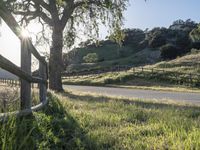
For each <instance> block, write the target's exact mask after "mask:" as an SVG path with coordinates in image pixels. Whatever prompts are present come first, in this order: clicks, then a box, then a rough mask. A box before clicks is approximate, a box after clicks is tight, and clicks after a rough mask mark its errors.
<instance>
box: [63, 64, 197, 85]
mask: <svg viewBox="0 0 200 150" xmlns="http://www.w3.org/2000/svg"><path fill="white" fill-rule="evenodd" d="M121 71H125V72H129V73H130V75H129V76H132V77H141V78H149V79H160V80H165V81H168V82H173V83H174V82H175V83H177V84H187V85H190V86H196V87H200V74H194V73H182V72H173V71H169V70H167V69H158V68H145V67H133V66H128V65H126V66H115V67H110V68H105V69H103V70H91V71H90V70H84V71H81V72H68V73H67V72H65V73H63V77H67V78H70V77H76V76H77V77H79V76H88V75H89V76H90V75H92V76H94V75H98V74H102V73H107V72H113V73H114V72H121Z"/></svg>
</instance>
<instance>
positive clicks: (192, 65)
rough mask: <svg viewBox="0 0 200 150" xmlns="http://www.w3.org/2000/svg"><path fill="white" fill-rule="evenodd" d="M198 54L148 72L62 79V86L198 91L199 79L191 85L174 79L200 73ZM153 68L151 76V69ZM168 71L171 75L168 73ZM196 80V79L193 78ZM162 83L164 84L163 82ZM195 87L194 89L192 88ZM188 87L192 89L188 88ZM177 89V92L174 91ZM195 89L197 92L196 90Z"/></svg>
mask: <svg viewBox="0 0 200 150" xmlns="http://www.w3.org/2000/svg"><path fill="white" fill-rule="evenodd" d="M199 66H200V53H198V54H190V55H186V56H183V57H180V58H177V59H175V60H172V61H165V62H160V63H157V64H154V65H148V66H144V68H145V69H148V70H149V71H144V72H142V70H141V69H140V70H138V71H137V72H133V71H132V69H131V70H128V71H120V72H108V73H103V74H97V75H89V76H80V77H70V78H64V79H63V83H64V84H78V85H101V86H105V85H109V86H110V84H112V85H113V84H114V86H118V87H128V88H140V89H153V90H168V91H187V90H188V91H191V90H194V91H198V87H199V79H195V80H194V81H193V84H190V83H188V80H189V78H188V77H187V76H186V75H184V76H183V75H181V78H180V77H178V78H176V77H175V74H178V73H187V74H190V73H194V74H196V73H200V69H199ZM152 68H154V73H153V74H152V72H151V69H152ZM155 69H159V70H163V69H164V70H165V71H166V72H155ZM168 71H170V72H171V73H168ZM195 78H196V77H195ZM163 81H164V82H163ZM195 86H196V88H194V87H195ZM188 87H193V88H189V89H188ZM176 88H177V90H176ZM196 89H197V90H196Z"/></svg>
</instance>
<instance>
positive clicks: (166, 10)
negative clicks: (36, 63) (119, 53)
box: [0, 0, 200, 66]
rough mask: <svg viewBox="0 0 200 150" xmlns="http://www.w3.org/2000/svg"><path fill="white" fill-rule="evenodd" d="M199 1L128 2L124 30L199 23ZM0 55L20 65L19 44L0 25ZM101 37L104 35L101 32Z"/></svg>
mask: <svg viewBox="0 0 200 150" xmlns="http://www.w3.org/2000/svg"><path fill="white" fill-rule="evenodd" d="M199 6H200V0H146V2H145V0H129V6H128V9H127V11H126V12H125V14H124V16H125V22H124V27H125V28H140V29H143V30H145V29H146V28H149V29H152V28H153V27H168V26H169V25H170V24H172V22H173V21H175V20H177V19H182V20H186V19H189V18H190V19H192V20H194V21H196V22H200V15H199V14H198V12H199ZM0 32H1V36H0V55H3V56H4V57H6V58H7V59H9V60H10V61H12V62H14V63H15V64H16V65H18V66H19V65H20V44H19V40H18V39H17V37H15V35H14V34H13V33H12V32H11V31H10V30H9V28H8V27H6V25H5V24H2V27H1V28H0ZM100 35H101V37H104V36H105V35H106V32H105V31H101V33H100Z"/></svg>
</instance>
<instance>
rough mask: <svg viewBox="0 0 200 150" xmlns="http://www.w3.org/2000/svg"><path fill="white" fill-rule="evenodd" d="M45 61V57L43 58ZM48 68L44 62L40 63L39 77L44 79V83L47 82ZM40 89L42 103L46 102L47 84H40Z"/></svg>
mask: <svg viewBox="0 0 200 150" xmlns="http://www.w3.org/2000/svg"><path fill="white" fill-rule="evenodd" d="M43 58H44V59H45V57H43ZM46 69H47V67H46V64H44V63H43V62H41V61H40V63H39V76H40V78H41V79H43V80H44V81H46V80H47V74H46V73H47V70H46ZM39 88H40V102H43V101H45V100H46V94H47V84H46V83H44V82H41V83H40V84H39Z"/></svg>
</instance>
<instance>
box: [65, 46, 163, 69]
mask: <svg viewBox="0 0 200 150" xmlns="http://www.w3.org/2000/svg"><path fill="white" fill-rule="evenodd" d="M141 58H142V59H141ZM158 61H160V51H159V50H156V49H149V48H146V49H143V50H141V51H139V52H136V53H134V54H132V55H130V56H128V57H125V58H119V59H114V60H108V61H103V62H98V63H81V64H71V65H69V66H68V67H67V69H66V71H67V72H74V71H75V72H76V71H84V70H101V69H106V68H110V67H111V66H117V65H132V66H135V67H137V66H141V65H146V64H154V63H156V62H158Z"/></svg>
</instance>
